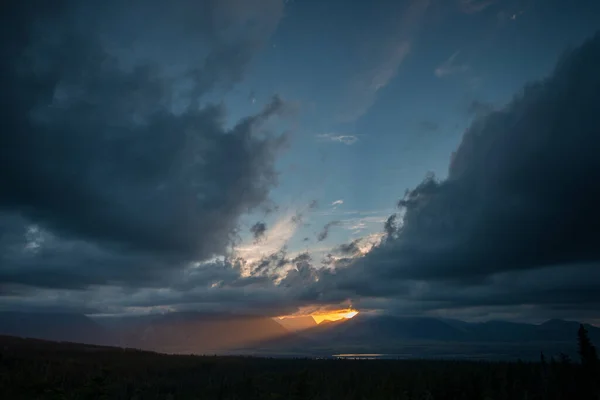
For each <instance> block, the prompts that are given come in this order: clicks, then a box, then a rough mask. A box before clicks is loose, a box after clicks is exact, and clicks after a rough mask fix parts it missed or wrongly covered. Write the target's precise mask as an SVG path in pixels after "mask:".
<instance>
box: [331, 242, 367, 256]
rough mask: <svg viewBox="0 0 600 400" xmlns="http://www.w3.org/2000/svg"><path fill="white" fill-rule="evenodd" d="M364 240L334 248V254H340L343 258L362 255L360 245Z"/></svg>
mask: <svg viewBox="0 0 600 400" xmlns="http://www.w3.org/2000/svg"><path fill="white" fill-rule="evenodd" d="M361 241H362V238H358V239H355V240H353V241H352V242H350V243H342V244H341V245H339V246H337V247H334V249H333V253H336V254H340V255H342V256H354V255H356V254H358V253H360V248H359V246H358V245H359V244H360V242H361Z"/></svg>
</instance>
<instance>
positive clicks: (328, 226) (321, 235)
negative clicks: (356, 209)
mask: <svg viewBox="0 0 600 400" xmlns="http://www.w3.org/2000/svg"><path fill="white" fill-rule="evenodd" d="M340 223H341V221H330V222H328V223H326V224H325V226H324V227H323V229H322V230H321V232H319V234H318V235H317V241H319V242H322V241H323V240H325V239H327V236H329V230H330V229H331V228H332V227H334V226H337V225H339V224H340Z"/></svg>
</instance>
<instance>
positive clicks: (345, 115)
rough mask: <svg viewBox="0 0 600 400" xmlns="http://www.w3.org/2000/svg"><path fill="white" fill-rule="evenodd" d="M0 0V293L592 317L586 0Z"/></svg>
mask: <svg viewBox="0 0 600 400" xmlns="http://www.w3.org/2000/svg"><path fill="white" fill-rule="evenodd" d="M13 3H15V4H11V5H6V6H3V9H5V10H3V12H2V16H1V17H0V18H1V19H2V21H1V22H2V23H1V26H2V27H3V30H4V35H2V39H0V51H1V52H2V58H3V60H8V62H5V63H3V64H2V66H0V69H1V74H0V80H1V82H0V84H1V85H2V88H3V91H2V93H1V94H0V95H1V96H2V105H3V106H2V108H1V109H0V118H1V119H2V120H3V129H2V131H1V132H0V182H2V184H1V185H0V309H10V310H13V309H17V310H36V311H39V310H46V311H73V312H83V313H86V314H92V315H93V314H136V313H148V312H168V311H190V310H193V311H200V312H218V313H232V314H258V315H269V316H281V315H290V314H294V313H311V312H317V311H318V312H324V311H326V310H335V309H349V308H352V309H356V310H360V311H365V312H366V311H372V312H382V313H389V314H394V315H429V316H439V317H447V318H459V319H466V320H481V319H483V320H487V319H509V320H522V321H533V322H535V321H543V320H546V319H549V318H565V319H578V320H585V321H590V322H596V321H600V315H598V312H597V310H598V309H600V295H599V294H598V293H600V291H598V290H597V288H598V287H600V251H599V250H598V248H599V247H598V246H597V243H598V240H599V239H600V211H599V209H598V204H600V190H596V189H597V186H598V182H600V179H599V178H600V157H597V154H598V152H599V150H600V138H599V135H600V36H599V35H598V34H596V31H597V30H598V29H599V28H600V3H598V2H597V1H594V0H575V1H566V0H564V1H560V0H398V1H391V0H390V1H387V0H375V1H354V2H348V1H341V0H319V1H317V0H304V1H302V0H218V1H217V0H173V1H171V2H168V3H165V2H162V1H159V0H146V1H142V0H131V1H128V2H120V1H117V0H108V1H106V2H103V4H102V6H100V5H99V4H96V3H95V2H91V1H76V0H59V1H57V2H56V4H54V3H53V6H52V7H50V6H49V5H47V4H46V2H44V1H41V0H27V1H22V2H18V3H16V2H13Z"/></svg>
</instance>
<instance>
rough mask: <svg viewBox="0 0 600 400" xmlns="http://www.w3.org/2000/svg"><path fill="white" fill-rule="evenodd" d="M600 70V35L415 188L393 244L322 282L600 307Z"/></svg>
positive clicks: (433, 298)
mask: <svg viewBox="0 0 600 400" xmlns="http://www.w3.org/2000/svg"><path fill="white" fill-rule="evenodd" d="M599 65H600V35H596V36H595V37H594V38H592V39H591V40H589V41H587V42H586V43H584V44H583V45H582V46H581V47H579V48H577V49H575V50H573V51H571V52H569V53H568V54H567V55H565V56H564V57H563V58H561V59H560V61H559V62H558V64H557V66H556V68H555V70H554V71H553V73H552V74H551V76H549V77H548V78H546V79H543V80H541V81H539V82H534V83H531V84H529V85H527V86H526V87H524V88H523V90H522V91H521V92H520V93H518V94H517V95H516V96H515V98H514V99H513V100H512V101H511V102H510V103H509V104H508V105H507V106H506V107H504V108H503V109H500V110H498V111H494V112H491V113H489V114H488V115H487V116H486V117H483V118H478V119H477V120H476V121H475V122H474V123H473V125H472V126H471V127H470V128H469V129H468V130H467V131H466V133H465V135H464V137H463V139H462V142H461V144H460V146H459V148H458V150H457V151H456V152H455V153H454V154H453V157H452V160H451V163H450V168H449V175H448V178H447V179H445V180H437V179H435V177H433V176H428V177H427V178H426V179H425V180H424V181H423V182H422V183H421V184H420V185H418V186H417V187H416V188H414V189H413V190H411V191H409V192H408V193H407V195H406V196H405V197H404V198H403V199H402V200H401V201H400V202H399V206H400V208H401V209H403V210H402V211H403V213H404V215H403V218H402V224H400V225H397V226H395V224H393V223H391V222H394V221H393V220H388V221H389V222H390V223H386V233H387V236H388V237H387V240H384V241H383V244H382V245H381V246H378V247H376V248H374V249H373V251H371V252H370V253H369V254H368V255H367V256H365V257H364V258H362V259H359V260H357V261H356V262H355V263H354V264H353V265H352V266H350V267H348V268H346V269H344V270H341V271H339V273H337V274H335V275H330V274H325V276H324V277H323V278H324V279H321V280H320V282H319V285H324V286H323V288H325V287H327V285H326V284H325V283H324V282H327V283H328V284H330V285H331V286H332V287H336V288H337V289H338V290H339V291H340V293H354V294H353V295H354V296H358V297H360V296H361V295H362V296H373V297H380V298H384V299H385V298H386V297H389V299H390V302H391V301H392V299H394V298H395V299H396V300H394V301H398V302H402V301H404V302H406V303H410V302H413V301H414V302H415V303H414V304H418V307H421V309H424V310H426V309H432V308H439V307H441V306H448V307H467V306H473V305H475V304H477V305H486V304H488V305H498V304H501V305H516V304H533V305H535V304H538V305H544V304H547V305H548V306H549V307H558V306H559V305H561V304H562V302H563V300H562V299H564V303H568V304H570V305H571V306H572V307H573V308H576V307H577V305H581V306H582V307H583V306H585V304H588V305H589V304H600V303H599V300H600V299H599V298H598V296H597V295H595V294H593V290H594V289H593V288H594V287H597V286H598V285H600V276H598V273H597V270H598V265H600V264H599V263H600V247H598V245H597V243H598V242H599V241H600V208H599V207H598V204H600V190H598V189H599V187H598V186H599V185H600V183H599V182H600V157H598V154H600V69H599V68H598V66H599ZM582 265H583V266H585V267H582ZM575 266H578V267H575ZM515 284H516V285H517V286H515ZM323 290H331V288H330V289H323ZM330 293H332V292H330ZM561 296H562V297H561ZM390 304H391V303H390ZM414 304H413V306H414ZM562 306H565V304H562Z"/></svg>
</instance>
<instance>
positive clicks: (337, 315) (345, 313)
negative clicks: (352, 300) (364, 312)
mask: <svg viewBox="0 0 600 400" xmlns="http://www.w3.org/2000/svg"><path fill="white" fill-rule="evenodd" d="M356 314H358V311H356V310H352V309H347V310H338V311H333V312H328V313H323V314H321V313H319V314H312V315H311V316H312V317H313V319H314V320H315V322H316V323H317V324H320V323H321V322H323V321H339V320H341V319H350V318H352V317H354V316H355V315H356Z"/></svg>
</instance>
